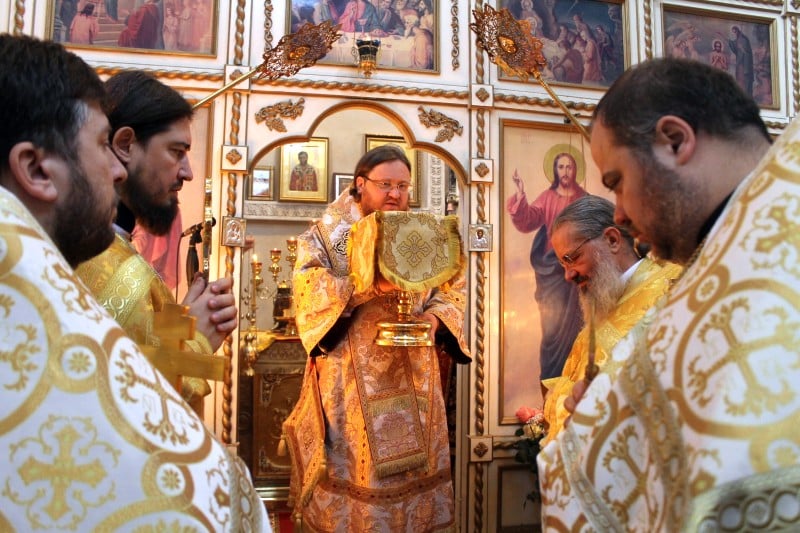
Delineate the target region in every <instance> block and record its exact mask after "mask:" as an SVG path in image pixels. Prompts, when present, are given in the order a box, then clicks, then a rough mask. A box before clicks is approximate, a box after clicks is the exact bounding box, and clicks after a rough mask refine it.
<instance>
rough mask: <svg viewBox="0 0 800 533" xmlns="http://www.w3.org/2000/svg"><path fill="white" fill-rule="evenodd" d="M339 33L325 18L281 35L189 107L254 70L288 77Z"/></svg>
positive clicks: (207, 252)
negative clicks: (251, 64) (259, 57)
mask: <svg viewBox="0 0 800 533" xmlns="http://www.w3.org/2000/svg"><path fill="white" fill-rule="evenodd" d="M340 37H341V33H339V25H338V24H337V25H335V26H334V25H333V24H332V23H331V22H330V21H329V20H328V21H325V22H323V23H321V24H309V23H306V24H304V25H303V26H302V27H301V28H300V29H299V30H298V31H297V32H296V33H290V34H288V35H284V36H283V37H282V38H281V40H280V41H278V44H277V45H276V46H275V47H274V48H272V49H270V50H267V51H266V52H264V56H263V59H264V61H263V62H262V63H261V64H260V65H258V66H257V67H256V68H254V69H252V70H251V71H250V72H248V73H247V74H244V75H243V76H239V77H238V78H236V79H235V80H233V81H231V82H230V83H228V84H226V85H224V86H223V87H220V88H219V89H217V90H216V91H214V92H213V93H211V94H209V95H208V96H206V97H205V98H203V99H202V100H200V101H198V102H197V103H195V104H194V105H193V106H192V109H197V108H198V107H202V106H203V105H205V104H206V103H208V102H210V101H211V100H213V99H214V98H216V97H217V96H219V95H221V94H222V93H224V92H225V91H227V90H228V89H231V88H232V87H235V86H236V85H238V84H240V83H242V82H243V81H244V80H246V79H249V78H252V77H253V76H254V75H256V74H259V78H261V79H266V80H277V79H278V78H281V77H284V76H285V77H289V76H291V75H293V74H295V73H297V72H298V71H299V70H300V69H302V68H305V67H310V66H312V65H313V64H314V63H316V62H317V61H318V60H319V59H322V58H323V57H325V54H327V53H328V50H330V49H331V47H332V46H333V43H334V42H336V40H337V39H339V38H340ZM212 185H213V184H212V183H211V178H208V179H206V184H205V202H204V217H203V272H204V273H205V275H206V276H208V268H209V265H210V259H211V257H210V256H211V226H213V216H212V209H211V207H212V206H211V190H212Z"/></svg>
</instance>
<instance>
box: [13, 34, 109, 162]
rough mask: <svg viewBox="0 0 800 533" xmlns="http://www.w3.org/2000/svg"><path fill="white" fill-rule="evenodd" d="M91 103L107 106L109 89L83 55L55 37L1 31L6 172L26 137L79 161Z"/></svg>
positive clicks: (45, 147)
mask: <svg viewBox="0 0 800 533" xmlns="http://www.w3.org/2000/svg"><path fill="white" fill-rule="evenodd" d="M88 104H97V105H99V106H100V107H101V108H103V109H104V107H105V89H104V88H103V82H102V81H101V80H100V78H99V77H98V76H97V74H96V73H95V71H94V69H92V68H91V67H90V66H89V65H87V64H86V63H85V62H84V61H83V60H82V59H81V58H80V57H78V56H77V55H75V54H73V53H71V52H68V51H67V50H66V49H65V48H64V47H63V46H61V45H60V44H58V43H55V42H52V41H41V40H38V39H34V38H32V37H27V36H14V35H9V34H0V170H3V169H6V168H7V167H8V154H9V152H10V151H11V147H12V146H14V145H15V144H17V143H20V142H23V141H29V142H32V143H33V144H35V145H36V146H39V147H41V148H43V149H44V150H46V151H48V152H50V153H53V154H57V155H59V156H61V157H63V158H64V159H66V160H67V161H72V162H74V161H76V160H77V156H76V155H75V154H76V151H77V143H78V132H79V131H80V129H81V127H82V126H83V124H84V122H85V121H86V119H87V116H88V112H87V105H88Z"/></svg>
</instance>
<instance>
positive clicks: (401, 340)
mask: <svg viewBox="0 0 800 533" xmlns="http://www.w3.org/2000/svg"><path fill="white" fill-rule="evenodd" d="M430 331H431V325H430V323H429V322H421V321H409V322H378V334H377V335H376V336H375V344H377V345H378V346H433V341H432V340H431V336H430Z"/></svg>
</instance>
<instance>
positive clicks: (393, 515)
mask: <svg viewBox="0 0 800 533" xmlns="http://www.w3.org/2000/svg"><path fill="white" fill-rule="evenodd" d="M361 218H362V216H361V211H360V209H359V204H358V203H357V202H356V201H354V199H353V198H352V197H351V196H350V195H349V193H348V192H345V193H343V194H342V195H341V196H340V197H339V198H338V199H337V200H336V201H335V202H333V203H332V204H331V205H330V206H329V207H328V209H327V211H326V213H325V216H324V218H323V220H322V221H321V222H319V223H317V224H316V225H314V226H313V227H312V228H311V229H310V230H308V231H307V232H306V233H304V234H303V235H302V236H301V237H300V239H299V240H298V250H297V266H296V270H295V275H294V290H295V299H296V306H297V326H298V330H299V332H300V337H301V340H302V342H303V345H304V346H305V348H306V350H307V351H308V352H309V354H311V355H312V357H310V358H309V360H308V363H307V366H306V370H305V377H304V382H303V389H302V392H301V396H300V400H299V401H298V404H297V406H296V408H295V410H294V411H293V412H292V414H291V415H290V416H289V418H288V419H287V421H286V423H285V424H284V433H285V438H286V440H287V444H288V446H289V447H290V451H291V453H292V460H293V461H292V464H293V469H292V482H291V494H292V497H293V498H294V503H295V505H296V514H297V515H298V516H299V515H300V514H302V525H303V530H304V531H325V532H331V531H386V532H396V531H407V532H409V533H411V532H414V533H416V532H427V531H440V530H446V529H448V528H451V527H452V525H453V523H454V519H455V513H454V503H453V486H452V481H451V479H450V450H449V445H448V438H447V421H446V418H445V405H444V399H443V393H442V384H441V380H440V377H439V365H438V361H437V357H436V350H435V349H434V348H433V347H382V346H376V345H375V344H374V343H373V341H374V339H375V335H376V323H377V322H379V321H381V320H392V319H394V318H396V302H395V298H394V296H393V295H391V294H385V295H381V294H377V293H376V292H375V288H374V286H373V285H369V286H367V287H364V288H363V290H359V289H358V288H357V287H358V286H362V284H361V283H358V280H355V279H354V278H353V275H352V274H351V268H350V264H349V260H348V255H347V247H348V239H349V237H350V232H351V226H352V225H353V223H355V222H356V221H358V220H359V219H361ZM465 304H466V300H465V296H464V277H463V272H462V273H460V274H458V276H457V277H456V278H455V279H454V280H453V281H452V283H451V284H448V286H447V287H440V288H438V289H434V290H429V291H426V292H425V293H422V294H421V295H420V294H417V295H415V298H414V314H417V315H418V314H420V313H421V312H422V311H423V310H424V311H425V312H428V313H432V314H434V315H435V316H436V317H437V318H438V319H439V321H440V325H439V328H438V335H437V338H440V336H441V338H443V339H445V340H447V341H450V346H449V348H448V353H450V354H451V355H452V356H454V357H455V358H456V361H457V362H467V361H468V360H469V359H468V355H467V353H468V351H467V345H466V342H465V339H464V332H463V327H464V308H465ZM298 516H296V518H297V517H298Z"/></svg>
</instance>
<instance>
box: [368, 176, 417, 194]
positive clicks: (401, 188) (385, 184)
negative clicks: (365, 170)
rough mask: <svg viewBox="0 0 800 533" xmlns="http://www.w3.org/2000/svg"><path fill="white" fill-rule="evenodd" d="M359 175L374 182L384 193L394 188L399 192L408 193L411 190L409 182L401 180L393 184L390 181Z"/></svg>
mask: <svg viewBox="0 0 800 533" xmlns="http://www.w3.org/2000/svg"><path fill="white" fill-rule="evenodd" d="M361 177H362V178H364V179H365V180H367V181H370V182H372V183H374V184H375V186H376V187H377V188H378V190H380V191H382V192H385V193H389V192H391V191H392V190H394V189H397V192H399V193H400V194H408V193H410V192H411V184H410V183H409V182H407V181H401V182H400V183H398V184H397V185H395V184H394V183H392V182H391V181H376V180H372V179H369V178H368V177H366V176H361Z"/></svg>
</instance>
